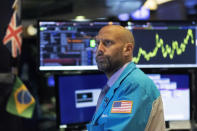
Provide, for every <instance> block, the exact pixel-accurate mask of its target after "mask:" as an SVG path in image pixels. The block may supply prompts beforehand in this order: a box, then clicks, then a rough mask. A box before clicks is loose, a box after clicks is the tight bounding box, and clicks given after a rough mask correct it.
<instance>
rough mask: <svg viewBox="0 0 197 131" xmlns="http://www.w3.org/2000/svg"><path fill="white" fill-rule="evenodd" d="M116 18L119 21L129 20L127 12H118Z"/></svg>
mask: <svg viewBox="0 0 197 131" xmlns="http://www.w3.org/2000/svg"><path fill="white" fill-rule="evenodd" d="M118 19H119V20H120V21H128V20H129V14H128V13H122V14H119V15H118Z"/></svg>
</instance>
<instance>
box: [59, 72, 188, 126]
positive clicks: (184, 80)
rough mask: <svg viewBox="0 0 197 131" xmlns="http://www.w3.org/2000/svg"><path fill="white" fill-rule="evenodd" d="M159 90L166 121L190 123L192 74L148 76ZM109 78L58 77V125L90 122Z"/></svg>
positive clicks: (86, 75)
mask: <svg viewBox="0 0 197 131" xmlns="http://www.w3.org/2000/svg"><path fill="white" fill-rule="evenodd" d="M148 76H149V77H150V78H151V79H152V80H153V82H154V83H155V84H156V86H157V87H158V89H159V90H160V93H161V96H162V100H163V106H164V118H165V121H185V120H190V116H191V111H190V109H191V108H190V105H191V99H190V92H191V91H190V83H191V81H190V80H191V79H190V75H189V74H187V73H184V74H179V73H176V74H174V73H173V74H172V73H168V74H166V73H165V74H164V73H151V74H150V73H149V74H148ZM106 82H107V78H106V76H105V75H104V74H100V73H99V74H75V75H57V76H56V84H57V85H56V86H57V89H58V90H57V112H58V115H57V116H58V124H59V126H60V127H65V125H77V124H84V123H87V122H90V121H91V119H92V117H93V114H94V112H95V107H96V104H97V99H98V96H99V94H100V92H101V89H102V87H103V86H104V85H105V84H106Z"/></svg>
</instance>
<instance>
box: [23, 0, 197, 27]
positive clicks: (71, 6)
mask: <svg viewBox="0 0 197 131" xmlns="http://www.w3.org/2000/svg"><path fill="white" fill-rule="evenodd" d="M147 1H149V0H22V22H23V25H24V27H25V26H28V25H30V24H33V25H36V23H37V20H48V19H52V20H71V19H75V17H76V16H85V17H86V18H87V19H91V20H95V19H97V18H109V17H114V16H115V17H117V16H118V15H119V14H121V13H132V12H134V11H136V10H137V9H139V8H140V7H141V6H142V5H143V4H144V3H145V2H147ZM150 1H155V2H157V3H158V1H159V3H162V2H164V1H166V0H150ZM167 1H173V2H174V3H175V2H176V1H177V3H178V2H179V3H180V1H183V2H182V3H183V4H184V7H185V9H186V13H187V15H191V16H197V0H167ZM167 7H168V6H167ZM172 8H173V7H172ZM174 8H176V7H174ZM181 13H182V12H181ZM170 14H171V13H170ZM170 14H169V15H170ZM172 14H173V13H172ZM165 15H166V14H165ZM195 18H196V17H195Z"/></svg>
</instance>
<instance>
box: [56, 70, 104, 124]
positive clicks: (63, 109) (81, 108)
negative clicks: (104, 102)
mask: <svg viewBox="0 0 197 131" xmlns="http://www.w3.org/2000/svg"><path fill="white" fill-rule="evenodd" d="M106 82H107V78H106V76H105V75H104V74H88V75H66V76H58V97H59V115H60V125H64V124H75V123H84V122H89V121H91V119H92V116H93V114H94V112H95V109H96V108H95V107H96V103H97V99H98V96H99V94H100V91H101V89H102V88H103V86H104V85H105V84H106Z"/></svg>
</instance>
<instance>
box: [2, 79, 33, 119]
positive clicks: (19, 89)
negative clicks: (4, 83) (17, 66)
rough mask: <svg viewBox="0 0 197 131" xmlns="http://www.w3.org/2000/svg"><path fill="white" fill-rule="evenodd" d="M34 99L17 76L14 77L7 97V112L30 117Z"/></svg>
mask: <svg viewBox="0 0 197 131" xmlns="http://www.w3.org/2000/svg"><path fill="white" fill-rule="evenodd" d="M34 107H35V99H34V97H33V96H32V95H31V94H30V92H29V91H28V89H27V87H26V86H25V85H24V84H23V82H22V81H21V80H20V78H19V77H16V80H15V83H14V87H13V90H12V93H11V95H10V97H9V99H8V102H7V106H6V110H7V112H9V113H11V114H14V115H17V116H20V117H25V118H31V117H32V114H33V111H34Z"/></svg>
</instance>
